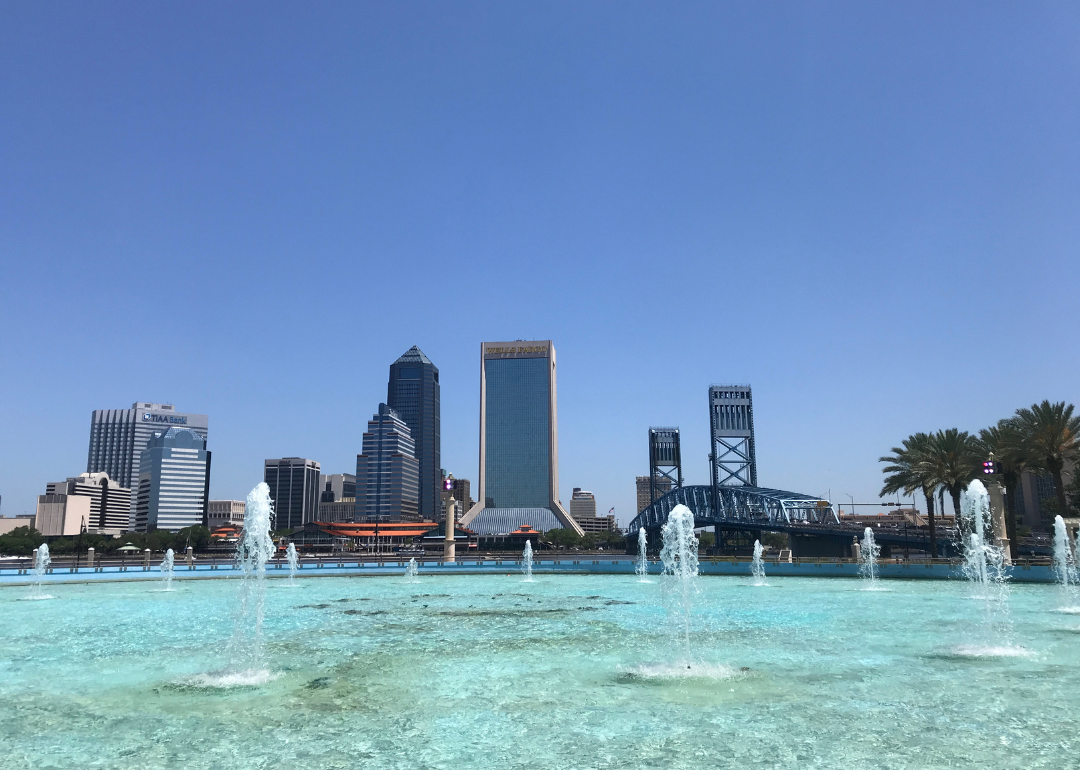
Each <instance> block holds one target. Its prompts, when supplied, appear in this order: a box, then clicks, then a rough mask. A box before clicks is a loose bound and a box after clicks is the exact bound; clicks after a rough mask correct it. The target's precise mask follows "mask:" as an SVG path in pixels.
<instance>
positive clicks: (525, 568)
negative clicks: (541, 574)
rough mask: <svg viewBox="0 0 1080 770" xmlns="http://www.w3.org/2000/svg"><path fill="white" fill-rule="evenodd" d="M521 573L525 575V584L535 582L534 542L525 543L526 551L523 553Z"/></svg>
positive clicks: (527, 541)
mask: <svg viewBox="0 0 1080 770" xmlns="http://www.w3.org/2000/svg"><path fill="white" fill-rule="evenodd" d="M521 556H522V561H521V571H522V572H523V573H525V582H526V583H531V582H533V576H532V568H533V551H532V541H531V540H526V541H525V551H524V552H523V553H522V555H521Z"/></svg>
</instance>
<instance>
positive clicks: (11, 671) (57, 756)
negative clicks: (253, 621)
mask: <svg viewBox="0 0 1080 770" xmlns="http://www.w3.org/2000/svg"><path fill="white" fill-rule="evenodd" d="M622 561H623V562H624V564H625V565H626V566H628V567H629V569H628V571H627V573H626V574H624V575H572V574H567V575H552V576H550V577H549V578H548V579H546V580H543V581H538V582H537V583H535V584H533V585H530V586H529V587H528V588H525V587H523V586H522V585H521V579H520V575H519V574H518V573H516V571H515V572H513V573H512V574H511V575H510V576H509V577H508V576H507V573H508V572H510V570H508V569H507V567H508V564H509V563H508V564H507V565H503V566H502V568H501V572H500V573H497V574H488V575H466V574H455V573H451V572H450V570H451V569H454V570H456V569H457V568H451V567H446V568H442V569H443V570H444V575H443V577H441V578H439V579H438V580H435V579H432V580H426V581H424V583H423V584H421V585H411V584H408V583H406V582H404V581H402V580H400V579H399V576H400V574H401V571H400V570H399V571H398V572H397V575H382V576H379V577H374V578H372V579H370V580H351V579H344V578H341V577H337V576H334V577H326V578H324V579H321V580H312V581H306V585H305V589H304V590H303V591H302V592H294V591H268V592H267V595H266V615H265V618H266V619H265V629H264V631H265V643H266V665H267V669H268V672H269V676H268V677H266V678H265V679H264V680H259V681H257V682H255V683H251V682H246V681H237V682H236V683H235V686H232V687H228V686H224V685H226V684H229V683H227V682H222V681H220V680H213V681H212V682H211V683H210V684H206V680H205V679H202V678H200V677H201V676H203V675H207V674H211V673H212V672H214V671H217V670H219V669H220V668H221V667H222V665H223V663H224V662H225V661H224V660H223V659H222V652H221V650H222V649H223V646H224V645H225V643H226V642H227V641H228V638H229V635H230V633H231V626H232V617H231V612H232V610H233V608H234V602H233V598H234V596H235V586H234V585H233V584H232V583H231V582H230V581H223V580H205V581H193V582H190V583H189V584H188V585H186V586H185V590H184V591H182V592H178V593H176V594H174V595H171V596H169V597H167V598H166V597H164V596H163V595H162V594H154V593H152V592H150V591H149V590H147V588H148V587H146V586H142V585H133V584H130V583H113V584H93V585H62V586H56V587H53V588H50V591H51V592H52V593H54V594H55V595H56V596H57V600H56V601H52V602H21V601H18V598H19V595H20V594H21V592H17V591H11V592H0V602H6V606H5V610H6V611H7V619H8V621H9V622H7V623H5V624H4V625H3V626H0V661H3V662H4V663H3V675H2V676H3V682H4V695H5V698H4V701H3V704H2V705H0V710H2V717H3V718H2V719H0V740H2V741H3V743H4V746H5V750H6V752H8V755H9V756H18V757H20V758H23V759H24V761H25V762H26V764H27V766H31V767H33V766H58V767H81V766H87V767H89V766H95V764H99V765H103V766H108V767H112V768H119V769H120V770H124V769H126V768H147V767H149V768H159V767H160V768H164V767H184V768H196V769H199V768H211V767H279V766H280V767H284V766H288V767H290V768H296V770H307V769H308V768H325V767H333V766H343V767H349V766H357V765H358V760H362V762H360V763H359V764H365V765H370V766H373V767H400V766H409V767H422V766H437V765H443V764H445V765H447V766H460V767H470V768H478V770H488V768H492V769H494V768H501V767H512V766H529V767H540V768H546V767H596V766H606V765H611V764H613V763H618V762H621V763H623V764H625V765H626V766H628V767H679V768H686V769H687V770H697V768H716V767H727V766H732V765H737V766H744V765H745V766H748V767H749V766H754V765H761V766H777V765H779V766H782V767H783V766H820V767H844V768H849V769H853V770H857V769H858V768H871V767H880V766H881V758H882V757H883V756H889V757H891V758H892V760H891V761H893V763H894V764H896V765H898V766H900V765H908V766H912V767H916V766H919V767H922V766H928V765H930V766H964V767H977V766H983V767H1006V766H1016V767H1020V766H1040V765H1042V766H1047V767H1051V766H1058V767H1059V766H1061V765H1060V759H1061V757H1062V756H1071V755H1072V753H1073V752H1074V751H1075V749H1076V748H1077V743H1076V741H1077V739H1076V737H1075V730H1074V728H1073V725H1072V723H1071V722H1070V721H1069V720H1068V719H1062V718H1060V715H1061V714H1063V713H1064V714H1069V713H1076V711H1077V710H1078V709H1080V687H1078V686H1077V685H1078V683H1080V659H1078V657H1077V656H1076V655H1075V653H1074V650H1075V645H1076V643H1077V642H1078V641H1080V623H1077V621H1076V619H1075V618H1070V617H1067V616H1063V615H1061V614H1056V613H1054V612H1052V609H1053V608H1054V607H1055V606H1056V604H1057V598H1058V597H1057V593H1056V590H1055V589H1054V588H1053V587H1051V586H1039V585H1017V586H1014V588H1013V591H1012V596H1011V600H1010V601H1011V605H1012V616H1013V621H1014V624H1015V629H1016V636H1017V638H1018V640H1019V641H1021V642H1022V644H1023V645H1024V647H1025V649H1026V650H1028V651H1029V654H1026V655H1024V656H1019V655H1018V656H1014V657H1005V656H997V657H982V658H980V657H977V656H976V657H973V656H971V655H969V654H968V653H969V652H970V650H969V649H968V648H962V647H959V645H963V644H965V642H966V640H964V639H962V638H959V637H958V628H960V627H962V626H963V624H964V622H965V621H968V620H971V619H977V618H978V616H979V613H980V612H981V609H980V607H979V603H978V602H972V601H970V600H969V599H967V598H966V595H965V592H964V590H963V586H961V585H960V584H958V583H949V582H943V581H914V580H912V581H895V582H894V583H893V586H892V587H893V589H894V590H893V592H891V593H889V594H866V593H863V592H859V591H858V590H856V589H857V585H856V584H855V583H854V581H844V580H825V579H796V580H793V579H787V578H784V577H781V576H779V575H778V574H777V569H776V568H775V565H774V566H773V567H770V576H769V579H770V582H772V583H775V584H776V585H777V586H778V590H771V591H752V590H746V589H745V587H744V584H745V581H746V564H745V563H742V564H737V565H732V566H734V567H737V568H738V572H737V573H736V574H735V575H734V576H733V577H731V578H723V577H718V578H714V579H709V580H704V581H702V585H701V587H702V590H701V591H700V592H699V593H698V595H697V597H696V599H695V608H694V611H695V618H696V623H695V626H694V629H693V631H692V633H691V649H692V651H693V656H694V660H693V666H692V668H691V669H690V671H689V672H688V673H683V670H680V671H677V672H676V671H667V673H665V671H666V669H665V662H666V661H667V660H668V658H667V643H668V640H667V638H666V636H665V635H664V633H663V632H662V626H663V617H664V608H663V606H662V605H661V604H660V602H659V600H658V598H659V594H660V590H659V586H658V585H653V586H643V585H641V584H640V583H638V582H637V576H636V575H634V574H633V571H632V566H633V564H632V560H630V559H625V558H624V559H623V560H622ZM708 564H709V563H708V562H705V563H703V564H702V567H703V571H704V569H705V568H707V566H708ZM576 566H579V567H581V566H584V565H576ZM593 566H595V565H593ZM825 568H826V567H825V565H823V566H822V567H820V568H814V567H811V569H825ZM329 569H330V568H324V569H323V570H317V569H306V568H305V569H304V570H301V573H302V574H320V575H326V574H331V573H329V572H328V570H329ZM424 569H427V570H429V571H430V570H433V569H435V568H430V567H426V568H424ZM275 571H276V570H273V569H271V570H270V574H273V573H274V572H275ZM183 573H184V570H179V571H178V576H179V575H182V574H183ZM281 573H282V574H287V570H282V571H281ZM152 576H153V575H152ZM868 614H869V615H872V616H873V618H874V620H875V622H873V623H867V622H866V618H867V616H868ZM744 669H745V670H744ZM135 725H142V726H143V727H142V728H140V729H135V728H134V727H133V726H135ZM268 725H272V726H273V728H272V729H268V727H267V726H268ZM451 726H452V727H453V734H454V740H452V741H447V740H446V739H445V736H446V735H447V731H448V730H449V728H450V727H451ZM1063 752H1064V753H1063Z"/></svg>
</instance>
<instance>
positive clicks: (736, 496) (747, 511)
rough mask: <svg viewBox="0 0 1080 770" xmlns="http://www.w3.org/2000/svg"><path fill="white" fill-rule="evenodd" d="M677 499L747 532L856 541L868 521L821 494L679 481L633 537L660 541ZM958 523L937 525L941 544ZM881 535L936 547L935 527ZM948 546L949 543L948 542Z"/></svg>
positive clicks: (705, 517)
mask: <svg viewBox="0 0 1080 770" xmlns="http://www.w3.org/2000/svg"><path fill="white" fill-rule="evenodd" d="M676 505H685V506H686V507H687V508H689V509H690V510H691V512H693V514H694V526H695V527H699V528H700V527H717V528H719V529H721V530H735V531H744V532H763V531H765V532H785V533H788V534H791V535H802V536H812V537H817V538H824V539H826V540H831V541H835V542H838V543H843V544H844V545H850V543H851V541H852V538H859V539H861V538H862V534H863V529H864V527H863V526H860V525H855V524H844V523H841V521H840V517H839V516H838V515H837V513H836V509H835V507H834V506H833V504H832V503H831V502H829V501H828V500H824V499H822V498H820V497H813V496H811V495H804V494H800V493H798V492H785V491H784V490H781V489H767V488H765V487H755V486H720V487H713V486H710V485H699V486H685V487H677V488H675V489H673V490H671V491H670V492H668V493H667V494H665V495H664V496H663V497H660V498H658V499H657V500H656V501H654V502H653V503H652V505H650V506H649V507H648V508H646V509H645V510H643V511H642V512H641V513H639V514H638V515H637V517H635V518H634V520H633V521H631V522H630V525H629V527H628V528H627V534H628V535H629V536H630V538H631V540H632V539H633V538H636V537H637V534H638V530H640V529H642V528H644V529H645V531H646V532H647V533H648V538H649V541H650V542H652V543H658V542H659V537H658V536H659V532H660V528H661V527H663V526H664V524H665V523H667V519H668V516H669V515H670V514H671V511H672V509H673V508H674V507H675V506H676ZM955 536H956V533H955V532H954V531H953V530H952V529H946V528H944V527H938V528H937V540H938V543H939V546H941V545H946V544H949V545H951V541H952V540H953V539H954V538H955ZM874 538H875V540H876V541H877V542H878V543H880V544H882V545H888V546H891V547H894V548H915V549H918V550H923V551H929V550H930V533H929V531H928V530H927V529H923V528H920V527H914V526H913V527H902V526H901V527H875V528H874ZM946 547H948V546H946Z"/></svg>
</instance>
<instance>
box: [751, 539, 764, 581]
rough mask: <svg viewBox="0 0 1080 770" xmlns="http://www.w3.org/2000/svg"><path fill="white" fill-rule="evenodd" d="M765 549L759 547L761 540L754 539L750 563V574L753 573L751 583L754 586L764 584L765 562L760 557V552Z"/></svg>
mask: <svg viewBox="0 0 1080 770" xmlns="http://www.w3.org/2000/svg"><path fill="white" fill-rule="evenodd" d="M764 551H765V549H764V548H762V547H761V541H760V540H755V541H754V561H753V562H752V563H751V564H750V574H751V575H753V577H754V580H753V583H754V585H756V586H763V585H765V562H764V561H762V559H761V554H762V553H763V552H764Z"/></svg>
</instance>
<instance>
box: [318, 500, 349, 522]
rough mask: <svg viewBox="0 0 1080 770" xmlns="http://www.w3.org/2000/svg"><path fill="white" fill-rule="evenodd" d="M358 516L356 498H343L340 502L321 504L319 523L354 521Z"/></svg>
mask: <svg viewBox="0 0 1080 770" xmlns="http://www.w3.org/2000/svg"><path fill="white" fill-rule="evenodd" d="M355 515H356V498H355V497H343V498H341V499H340V500H334V501H332V502H326V501H325V500H324V501H323V502H321V503H319V521H324V522H328V523H339V522H346V521H352V520H353V518H354V517H355Z"/></svg>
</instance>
